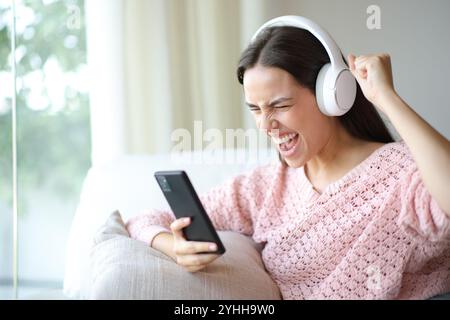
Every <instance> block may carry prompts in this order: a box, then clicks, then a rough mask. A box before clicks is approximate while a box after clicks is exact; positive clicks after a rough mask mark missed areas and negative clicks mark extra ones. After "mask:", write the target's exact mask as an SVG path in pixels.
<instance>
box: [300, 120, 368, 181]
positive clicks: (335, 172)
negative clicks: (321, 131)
mask: <svg viewBox="0 0 450 320" xmlns="http://www.w3.org/2000/svg"><path fill="white" fill-rule="evenodd" d="M334 127H335V129H334V130H333V133H332V134H331V135H330V138H329V139H328V141H327V143H326V144H325V146H324V147H323V148H322V149H321V150H320V151H319V152H318V154H317V155H316V156H314V157H313V158H312V159H311V160H309V161H308V162H307V163H306V165H305V172H306V174H307V176H308V178H309V179H310V180H311V181H317V184H318V185H320V184H326V183H327V182H328V181H333V180H335V179H336V178H337V177H340V176H341V175H342V173H343V172H346V171H347V170H348V169H349V168H351V167H352V165H353V161H352V160H351V159H353V155H354V152H353V151H354V150H355V147H356V146H358V145H361V143H362V141H361V140H359V139H356V138H354V137H352V136H351V135H350V134H349V133H348V132H347V131H346V130H345V129H344V128H343V127H342V126H341V125H339V124H338V122H337V121H336V122H335V125H334Z"/></svg>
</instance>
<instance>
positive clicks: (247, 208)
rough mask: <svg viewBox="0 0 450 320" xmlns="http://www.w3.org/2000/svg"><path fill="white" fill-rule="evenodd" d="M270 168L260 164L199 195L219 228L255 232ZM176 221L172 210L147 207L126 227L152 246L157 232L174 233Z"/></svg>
mask: <svg viewBox="0 0 450 320" xmlns="http://www.w3.org/2000/svg"><path fill="white" fill-rule="evenodd" d="M270 169H271V168H270V166H262V167H258V168H257V169H254V170H253V171H250V172H248V173H244V174H241V175H238V176H236V177H234V178H231V179H229V180H227V181H226V182H225V183H224V184H222V185H220V186H217V187H214V188H212V189H211V190H209V191H208V192H206V193H203V194H200V195H199V198H200V201H201V202H202V204H203V206H204V208H205V211H206V213H207V214H208V216H209V217H210V219H211V221H212V223H213V225H214V227H215V229H216V230H230V231H236V232H239V233H242V234H245V235H249V236H250V235H252V234H253V225H254V221H255V219H256V217H257V215H258V212H259V211H260V209H261V204H262V203H263V197H264V186H265V185H267V184H268V182H269V181H270V173H271V170H270ZM174 220H175V216H174V214H173V213H172V212H171V211H161V210H148V211H146V212H143V213H141V214H140V215H138V216H135V217H133V218H131V219H130V220H129V221H128V222H127V224H126V227H127V230H128V232H129V233H130V236H131V237H132V238H133V239H137V240H141V241H144V242H145V243H147V244H149V245H151V243H152V241H153V239H154V237H155V236H156V235H157V234H159V233H161V232H169V233H171V231H170V224H171V223H172V222H173V221H174Z"/></svg>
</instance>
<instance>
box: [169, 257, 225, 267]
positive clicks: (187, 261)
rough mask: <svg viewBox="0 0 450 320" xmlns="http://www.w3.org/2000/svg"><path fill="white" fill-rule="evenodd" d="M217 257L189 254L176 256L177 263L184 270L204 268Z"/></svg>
mask: <svg viewBox="0 0 450 320" xmlns="http://www.w3.org/2000/svg"><path fill="white" fill-rule="evenodd" d="M217 257H218V255H217V254H189V255H183V256H177V263H178V264H179V265H181V266H183V267H185V268H191V267H193V268H195V267H205V266H206V265H208V264H209V263H211V262H213V261H214V260H215V259H217Z"/></svg>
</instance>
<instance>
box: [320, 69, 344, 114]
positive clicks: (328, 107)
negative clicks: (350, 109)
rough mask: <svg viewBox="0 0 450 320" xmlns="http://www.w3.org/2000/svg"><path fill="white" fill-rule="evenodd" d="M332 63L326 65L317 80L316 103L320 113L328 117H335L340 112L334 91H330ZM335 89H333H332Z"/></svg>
mask: <svg viewBox="0 0 450 320" xmlns="http://www.w3.org/2000/svg"><path fill="white" fill-rule="evenodd" d="M330 76H332V75H331V63H327V64H325V65H324V66H323V67H322V68H321V69H320V71H319V74H318V75H317V79H316V101H317V105H318V106H319V109H320V112H322V113H323V114H325V115H327V116H335V115H337V114H338V113H339V112H338V111H339V110H338V107H337V105H336V103H335V102H336V100H335V99H334V90H330V84H331V81H330ZM331 88H333V87H331Z"/></svg>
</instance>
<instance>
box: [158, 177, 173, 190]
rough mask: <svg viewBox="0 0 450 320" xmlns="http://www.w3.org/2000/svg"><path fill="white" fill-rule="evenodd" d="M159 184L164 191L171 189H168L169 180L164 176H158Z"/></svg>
mask: <svg viewBox="0 0 450 320" xmlns="http://www.w3.org/2000/svg"><path fill="white" fill-rule="evenodd" d="M158 182H159V185H160V186H161V189H162V191H164V192H171V191H172V189H170V185H169V182H168V181H167V179H166V177H162V176H161V177H158Z"/></svg>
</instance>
